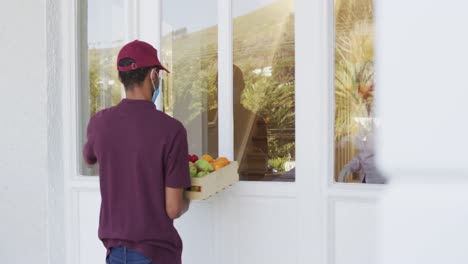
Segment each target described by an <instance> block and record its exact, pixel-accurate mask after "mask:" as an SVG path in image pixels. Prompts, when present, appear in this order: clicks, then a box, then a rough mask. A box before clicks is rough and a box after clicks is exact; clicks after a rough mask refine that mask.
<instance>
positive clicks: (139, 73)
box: [119, 58, 151, 91]
mask: <svg viewBox="0 0 468 264" xmlns="http://www.w3.org/2000/svg"><path fill="white" fill-rule="evenodd" d="M132 63H135V60H133V59H132V58H123V59H121V60H120V61H119V66H130V65H132ZM150 69H151V67H144V68H138V69H135V70H131V71H126V72H122V71H119V77H120V80H122V83H123V85H124V87H125V91H129V90H133V88H134V87H135V85H141V83H143V81H144V80H145V78H146V75H147V74H148V72H149V70H150Z"/></svg>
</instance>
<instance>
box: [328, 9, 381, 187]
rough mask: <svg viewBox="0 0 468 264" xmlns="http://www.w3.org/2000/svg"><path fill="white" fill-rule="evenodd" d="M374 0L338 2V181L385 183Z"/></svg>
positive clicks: (336, 47) (336, 145) (336, 86)
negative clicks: (378, 151) (378, 142)
mask: <svg viewBox="0 0 468 264" xmlns="http://www.w3.org/2000/svg"><path fill="white" fill-rule="evenodd" d="M373 15H374V14H373V1H372V0H352V1H350V0H335V126H334V127H335V138H334V139H335V142H334V143H335V144H334V145H335V175H334V176H335V181H338V182H357V183H384V182H385V179H384V177H383V176H382V175H381V173H380V172H379V171H378V170H377V168H376V166H375V157H374V133H375V129H376V128H377V127H378V125H379V120H378V118H377V117H376V116H375V113H374V94H375V92H378V87H376V86H375V77H374V19H373Z"/></svg>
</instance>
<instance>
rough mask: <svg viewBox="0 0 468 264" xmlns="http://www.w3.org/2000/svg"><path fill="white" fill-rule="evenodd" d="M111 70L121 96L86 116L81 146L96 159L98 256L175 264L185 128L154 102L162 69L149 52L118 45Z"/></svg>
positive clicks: (140, 45) (139, 45) (186, 182)
mask: <svg viewBox="0 0 468 264" xmlns="http://www.w3.org/2000/svg"><path fill="white" fill-rule="evenodd" d="M117 69H118V72H119V79H120V80H121V82H122V83H123V85H124V87H125V93H126V99H123V100H122V101H121V102H120V103H119V104H118V105H116V106H114V107H111V108H108V109H104V110H102V111H100V112H98V113H96V114H95V115H94V116H93V117H92V118H91V120H90V121H89V124H88V128H87V142H86V144H85V146H84V149H83V156H84V159H85V161H86V162H87V163H88V164H90V165H92V164H95V163H96V162H98V163H99V175H100V179H99V181H100V189H101V198H102V200H101V211H100V218H99V231H98V236H99V239H100V240H101V241H102V242H103V244H104V246H105V247H106V249H107V255H106V261H107V263H110V264H114V263H156V264H157V263H164V264H180V263H181V253H182V240H181V238H180V236H179V234H178V232H177V230H176V229H175V228H174V225H173V220H174V219H176V218H178V217H180V216H181V215H182V214H184V213H185V212H186V211H187V210H188V208H189V201H188V200H187V199H186V198H185V197H184V189H185V188H187V187H190V185H191V181H190V174H189V168H188V158H187V157H188V146H187V132H186V129H185V128H184V127H183V125H182V124H181V123H180V122H179V121H177V120H175V119H174V118H172V117H169V116H168V115H166V114H164V113H163V112H161V111H158V110H157V109H156V106H155V104H154V102H155V100H156V98H157V96H158V93H159V80H160V71H161V70H163V71H166V72H168V73H169V71H168V70H167V69H166V68H165V67H164V66H162V65H161V63H160V62H159V59H158V56H157V50H156V49H155V48H154V47H153V46H151V45H150V44H148V43H146V42H143V41H138V40H135V41H133V42H130V43H128V44H126V45H125V46H123V47H122V49H121V50H120V52H119V54H118V58H117ZM124 261H127V262H124Z"/></svg>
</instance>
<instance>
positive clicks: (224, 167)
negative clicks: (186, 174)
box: [186, 155, 239, 200]
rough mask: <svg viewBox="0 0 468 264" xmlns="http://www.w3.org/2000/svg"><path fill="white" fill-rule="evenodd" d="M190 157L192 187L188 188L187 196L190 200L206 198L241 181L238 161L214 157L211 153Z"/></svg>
mask: <svg viewBox="0 0 468 264" xmlns="http://www.w3.org/2000/svg"><path fill="white" fill-rule="evenodd" d="M189 159H190V161H189V167H190V176H191V179H192V187H190V188H189V189H187V191H186V196H187V198H189V199H190V200H205V199H207V198H209V197H211V196H212V195H214V194H216V193H218V192H220V191H222V190H223V189H225V188H227V187H229V186H230V185H232V184H234V183H236V182H238V181H239V174H238V173H237V169H238V167H239V165H238V163H237V162H236V161H229V160H228V159H227V158H224V157H220V158H217V159H213V158H212V157H211V156H209V155H203V156H202V157H201V158H200V159H198V157H197V156H196V155H191V156H190V157H189Z"/></svg>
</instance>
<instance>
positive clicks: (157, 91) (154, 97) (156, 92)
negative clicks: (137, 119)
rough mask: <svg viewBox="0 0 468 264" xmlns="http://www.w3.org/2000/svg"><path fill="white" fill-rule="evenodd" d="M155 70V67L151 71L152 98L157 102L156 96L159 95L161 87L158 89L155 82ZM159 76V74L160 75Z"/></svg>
mask: <svg viewBox="0 0 468 264" xmlns="http://www.w3.org/2000/svg"><path fill="white" fill-rule="evenodd" d="M153 71H154V69H152V70H151V73H150V78H151V85H152V86H153V89H154V91H153V98H151V101H153V103H155V102H156V98H157V97H158V95H159V88H158V89H156V85H155V84H154V79H153ZM158 77H159V76H158Z"/></svg>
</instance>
